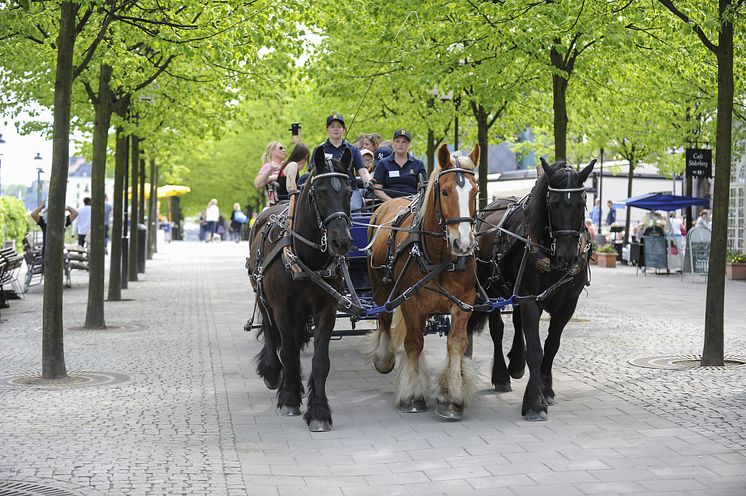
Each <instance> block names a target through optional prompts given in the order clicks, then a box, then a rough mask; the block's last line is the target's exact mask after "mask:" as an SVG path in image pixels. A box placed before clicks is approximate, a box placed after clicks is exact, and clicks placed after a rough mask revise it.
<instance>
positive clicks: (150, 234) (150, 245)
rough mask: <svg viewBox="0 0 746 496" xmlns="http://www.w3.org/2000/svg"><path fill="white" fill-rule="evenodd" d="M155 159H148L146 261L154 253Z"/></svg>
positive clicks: (155, 215)
mask: <svg viewBox="0 0 746 496" xmlns="http://www.w3.org/2000/svg"><path fill="white" fill-rule="evenodd" d="M155 171H156V166H155V159H154V158H152V157H151V159H150V200H149V201H148V260H153V253H155V227H156V225H155V223H156V217H157V214H156V202H157V201H158V199H157V198H156V196H157V191H156V188H157V187H158V184H157V183H158V181H157V179H158V178H157V177H156V173H155Z"/></svg>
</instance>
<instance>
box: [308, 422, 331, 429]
mask: <svg viewBox="0 0 746 496" xmlns="http://www.w3.org/2000/svg"><path fill="white" fill-rule="evenodd" d="M308 430H309V431H311V432H329V431H330V430H332V423H331V422H329V421H328V420H311V421H310V422H309V423H308Z"/></svg>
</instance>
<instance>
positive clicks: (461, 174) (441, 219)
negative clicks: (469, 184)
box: [433, 157, 477, 232]
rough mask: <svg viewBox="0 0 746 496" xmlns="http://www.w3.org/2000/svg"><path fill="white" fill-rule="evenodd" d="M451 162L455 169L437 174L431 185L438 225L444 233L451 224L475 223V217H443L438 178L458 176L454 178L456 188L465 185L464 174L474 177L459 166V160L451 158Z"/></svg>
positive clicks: (471, 172)
mask: <svg viewBox="0 0 746 496" xmlns="http://www.w3.org/2000/svg"><path fill="white" fill-rule="evenodd" d="M453 160H454V161H455V162H456V167H452V168H450V169H445V170H443V171H441V172H440V173H439V174H438V177H436V178H435V183H434V184H433V189H434V191H433V196H434V197H435V198H434V202H435V207H436V208H437V211H438V225H439V226H441V227H443V230H444V232H445V229H446V227H448V226H449V225H451V224H461V223H462V222H468V223H469V224H472V225H474V224H475V223H476V221H477V219H476V216H474V217H456V218H454V219H444V217H443V207H442V205H441V203H440V178H441V177H442V176H444V175H446V174H450V173H455V174H458V175H457V177H456V184H458V186H463V185H464V184H465V183H466V178H465V177H464V174H471V176H472V177H474V171H473V170H471V169H464V168H463V167H461V166H460V164H459V158H458V157H453Z"/></svg>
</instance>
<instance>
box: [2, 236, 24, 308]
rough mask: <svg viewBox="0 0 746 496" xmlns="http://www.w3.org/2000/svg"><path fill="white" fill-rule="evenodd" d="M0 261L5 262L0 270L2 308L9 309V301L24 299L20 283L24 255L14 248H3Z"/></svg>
mask: <svg viewBox="0 0 746 496" xmlns="http://www.w3.org/2000/svg"><path fill="white" fill-rule="evenodd" d="M0 260H2V261H3V268H2V270H0V306H3V307H5V308H7V306H8V300H9V299H12V300H18V299H21V298H22V294H23V288H22V287H21V284H20V282H19V281H18V273H19V272H20V270H21V266H22V265H23V255H21V254H20V253H18V252H16V250H15V248H13V247H8V248H3V249H2V250H0Z"/></svg>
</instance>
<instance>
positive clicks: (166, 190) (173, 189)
mask: <svg viewBox="0 0 746 496" xmlns="http://www.w3.org/2000/svg"><path fill="white" fill-rule="evenodd" d="M190 191H192V188H190V187H189V186H180V185H178V184H165V185H163V186H161V187H159V188H158V198H168V197H169V196H181V195H185V194H187V193H189V192H190Z"/></svg>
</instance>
